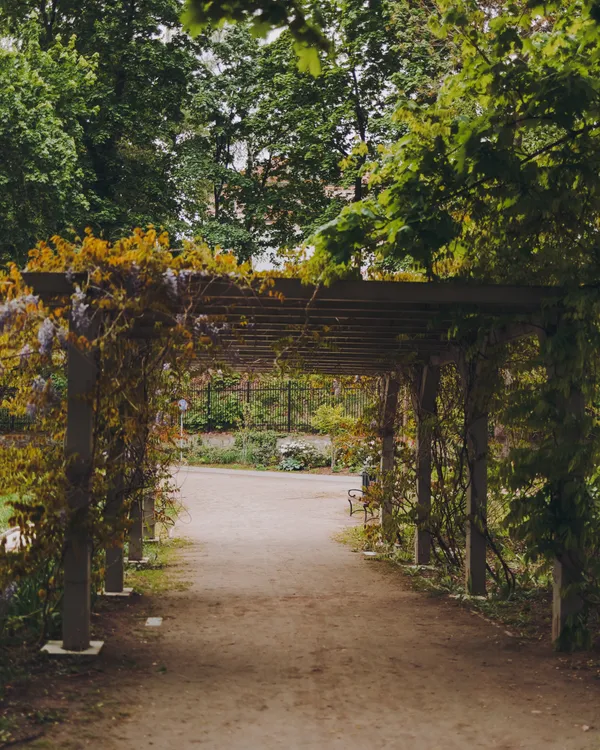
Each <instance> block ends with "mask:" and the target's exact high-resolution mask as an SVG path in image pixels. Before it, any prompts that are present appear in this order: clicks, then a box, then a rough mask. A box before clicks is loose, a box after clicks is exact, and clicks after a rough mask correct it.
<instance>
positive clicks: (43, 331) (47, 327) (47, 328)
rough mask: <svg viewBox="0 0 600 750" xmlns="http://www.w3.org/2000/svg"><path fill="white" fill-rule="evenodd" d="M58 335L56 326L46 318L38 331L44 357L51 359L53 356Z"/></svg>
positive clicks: (41, 352)
mask: <svg viewBox="0 0 600 750" xmlns="http://www.w3.org/2000/svg"><path fill="white" fill-rule="evenodd" d="M55 334H56V326H55V325H54V323H53V322H52V321H51V320H50V318H46V319H45V320H44V322H43V323H42V325H41V326H40V327H39V329H38V335H37V337H38V342H39V344H40V350H39V351H40V354H41V355H43V356H44V357H49V356H50V355H51V354H52V344H53V343H54V336H55Z"/></svg>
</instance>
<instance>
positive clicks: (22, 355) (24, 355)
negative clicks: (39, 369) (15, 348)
mask: <svg viewBox="0 0 600 750" xmlns="http://www.w3.org/2000/svg"><path fill="white" fill-rule="evenodd" d="M32 354H33V349H32V348H31V347H30V346H29V344H25V345H24V346H23V347H22V348H21V351H20V352H19V364H20V365H21V367H24V366H25V365H26V364H27V360H28V359H29V357H30V356H31V355H32Z"/></svg>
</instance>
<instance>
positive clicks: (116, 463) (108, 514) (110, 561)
mask: <svg viewBox="0 0 600 750" xmlns="http://www.w3.org/2000/svg"><path fill="white" fill-rule="evenodd" d="M124 450H125V444H124V441H123V436H122V435H115V436H114V438H113V444H112V445H111V461H110V465H111V467H112V476H111V477H110V485H109V490H108V497H107V498H106V507H105V510H104V519H105V521H106V523H107V525H108V526H109V527H111V529H112V530H114V531H115V532H116V530H117V525H118V520H119V516H120V515H121V510H122V507H123V495H124V489H125V488H124V482H123V469H124V466H123V451H124ZM124 578H125V575H124V567H123V541H122V536H120V535H119V537H118V538H115V539H114V540H111V541H109V543H108V546H107V548H106V562H105V568H104V590H105V591H106V592H107V593H109V594H119V593H122V592H123V584H124Z"/></svg>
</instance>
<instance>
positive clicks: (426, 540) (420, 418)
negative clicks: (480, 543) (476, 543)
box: [415, 365, 440, 565]
mask: <svg viewBox="0 0 600 750" xmlns="http://www.w3.org/2000/svg"><path fill="white" fill-rule="evenodd" d="M439 382H440V368H439V367H436V366H431V365H428V366H426V367H424V368H423V369H422V371H421V373H420V382H419V393H418V403H417V445H416V466H417V528H416V530H415V563H416V564H417V565H428V564H429V562H430V561H431V533H430V531H429V528H428V523H429V515H430V512H431V432H432V420H433V419H434V418H435V412H436V408H435V401H436V396H437V389H438V384H439Z"/></svg>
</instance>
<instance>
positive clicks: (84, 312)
mask: <svg viewBox="0 0 600 750" xmlns="http://www.w3.org/2000/svg"><path fill="white" fill-rule="evenodd" d="M85 300H86V296H85V294H84V293H83V292H82V291H81V288H80V287H78V286H77V287H75V294H74V295H73V296H72V297H71V318H72V320H73V323H74V324H75V327H76V328H80V329H85V328H87V326H89V324H90V322H91V321H90V316H89V313H88V310H89V307H90V306H89V304H88V303H87V302H86V301H85Z"/></svg>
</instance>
